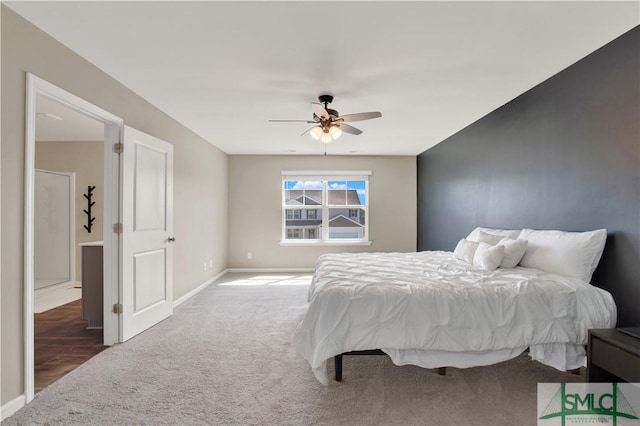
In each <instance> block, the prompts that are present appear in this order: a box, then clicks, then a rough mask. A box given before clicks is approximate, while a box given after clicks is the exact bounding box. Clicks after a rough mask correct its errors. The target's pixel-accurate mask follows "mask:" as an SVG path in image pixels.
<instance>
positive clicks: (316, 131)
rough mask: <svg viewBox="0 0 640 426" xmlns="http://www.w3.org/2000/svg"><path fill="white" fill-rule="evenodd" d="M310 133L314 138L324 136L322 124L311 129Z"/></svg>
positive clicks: (318, 138)
mask: <svg viewBox="0 0 640 426" xmlns="http://www.w3.org/2000/svg"><path fill="white" fill-rule="evenodd" d="M309 134H310V135H311V137H312V138H313V139H314V140H320V137H321V136H322V134H323V133H322V128H321V127H320V126H316V127H314V128H313V129H311V130H310V131H309Z"/></svg>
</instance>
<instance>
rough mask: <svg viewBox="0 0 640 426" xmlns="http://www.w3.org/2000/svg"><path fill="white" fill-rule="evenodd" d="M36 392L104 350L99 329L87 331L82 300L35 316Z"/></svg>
mask: <svg viewBox="0 0 640 426" xmlns="http://www.w3.org/2000/svg"><path fill="white" fill-rule="evenodd" d="M34 328H35V330H34V332H35V345H34V352H35V353H34V364H35V365H34V367H35V391H36V392H40V391H41V390H42V389H44V388H45V387H47V386H49V385H50V384H51V383H53V382H55V381H56V380H58V379H59V378H60V377H62V376H64V375H65V374H67V373H69V372H70V371H72V370H73V369H75V368H76V367H78V366H79V365H80V364H82V363H83V362H85V361H87V360H88V359H90V358H91V357H93V356H95V355H97V354H98V353H100V352H102V351H103V350H105V349H106V348H107V347H106V346H103V345H102V330H101V329H100V330H87V322H86V321H84V320H83V319H82V300H81V299H80V300H76V301H75V302H71V303H67V304H66V305H63V306H60V307H57V308H55V309H51V310H49V311H46V312H43V313H41V314H35V320H34Z"/></svg>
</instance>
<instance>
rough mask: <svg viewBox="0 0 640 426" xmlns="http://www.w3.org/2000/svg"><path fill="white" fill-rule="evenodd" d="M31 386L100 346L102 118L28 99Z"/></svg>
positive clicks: (59, 373) (52, 378)
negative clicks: (31, 136) (31, 123)
mask: <svg viewBox="0 0 640 426" xmlns="http://www.w3.org/2000/svg"><path fill="white" fill-rule="evenodd" d="M35 127H36V128H35V130H36V131H35V141H36V143H35V169H36V171H35V176H34V228H33V229H34V390H35V392H39V391H40V390H42V389H44V388H45V387H46V386H48V385H49V384H51V383H53V382H54V381H56V380H57V379H59V378H60V377H62V376H63V375H65V374H67V373H68V372H70V371H72V370H73V369H75V368H76V367H77V366H78V365H80V364H82V363H83V362H85V361H86V360H88V359H89V358H91V357H93V356H94V355H96V354H97V353H99V352H101V351H102V350H103V349H105V348H106V346H103V328H102V327H103V312H102V309H103V308H102V306H103V289H102V275H103V265H102V240H103V235H102V233H103V219H104V214H103V209H104V192H103V188H104V123H102V122H100V121H97V120H95V119H92V118H90V117H88V116H86V115H84V114H81V113H79V112H77V111H75V110H73V109H71V108H69V107H66V106H64V105H62V104H61V103H58V102H56V101H55V100H53V99H51V98H48V97H46V96H43V95H37V97H36V126H35Z"/></svg>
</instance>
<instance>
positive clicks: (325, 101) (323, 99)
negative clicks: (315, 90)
mask: <svg viewBox="0 0 640 426" xmlns="http://www.w3.org/2000/svg"><path fill="white" fill-rule="evenodd" d="M318 100H319V101H320V103H323V104H330V103H331V102H333V96H331V95H320V96H318Z"/></svg>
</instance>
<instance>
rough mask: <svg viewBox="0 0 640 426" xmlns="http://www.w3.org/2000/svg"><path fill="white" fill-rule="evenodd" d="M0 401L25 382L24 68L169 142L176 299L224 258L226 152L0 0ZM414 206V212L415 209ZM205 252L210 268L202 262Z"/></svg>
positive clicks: (210, 274) (216, 269)
mask: <svg viewBox="0 0 640 426" xmlns="http://www.w3.org/2000/svg"><path fill="white" fill-rule="evenodd" d="M1 14H2V24H1V27H2V35H1V39H2V47H1V52H2V71H1V75H2V87H1V90H2V105H1V108H2V122H1V127H2V133H1V139H2V159H1V162H2V166H1V171H2V178H1V183H2V189H1V191H2V213H1V218H2V246H1V247H2V248H1V250H2V260H1V261H2V266H1V272H2V275H1V277H0V280H1V282H2V286H1V295H0V300H1V303H2V305H1V311H2V312H1V321H2V325H1V335H2V337H1V346H2V360H1V365H0V368H1V372H2V383H1V388H0V393H1V399H0V404H5V403H6V402H8V401H11V400H13V399H14V398H16V397H18V396H20V395H21V394H22V393H23V392H24V390H23V358H24V354H23V339H22V336H23V328H22V324H23V309H22V306H23V292H24V288H23V273H22V265H23V256H22V253H23V229H24V227H23V216H24V209H23V204H24V185H23V179H24V123H25V113H24V111H25V81H26V78H25V73H26V72H31V73H33V74H35V75H37V76H38V77H41V78H43V79H45V80H47V81H49V82H51V83H53V84H55V85H57V86H60V87H62V88H63V89H65V90H67V91H69V92H71V93H73V94H75V95H77V96H80V97H81V98H84V99H86V100H87V101H89V102H91V103H93V104H95V105H97V106H99V107H101V108H103V109H105V110H107V111H109V112H111V113H113V114H115V115H117V116H119V117H122V118H123V119H124V120H125V123H126V124H127V125H129V126H131V127H135V128H137V129H140V130H142V131H144V132H147V133H149V134H151V135H154V136H156V137H158V138H160V139H164V140H166V141H168V142H171V143H173V144H174V147H175V150H174V230H175V237H176V239H177V241H176V243H175V248H174V287H173V288H174V294H173V297H174V299H177V298H179V297H180V296H182V295H184V294H186V293H187V292H189V291H190V290H192V289H194V288H196V287H197V286H199V285H200V284H202V283H204V282H205V281H206V280H207V279H209V278H211V277H213V276H215V275H216V274H217V273H219V272H221V271H222V270H224V269H225V267H226V264H227V240H228V236H227V199H228V195H227V177H228V157H227V155H226V154H224V153H223V152H222V151H220V150H218V149H217V148H215V147H213V146H212V145H211V144H209V143H207V142H206V141H205V140H203V139H202V138H200V137H199V136H197V135H196V134H194V133H192V132H191V131H189V130H188V129H186V128H185V127H184V126H182V125H180V123H178V122H176V121H175V120H173V119H172V118H170V117H168V116H167V115H166V114H164V113H163V112H162V111H160V110H158V109H157V108H155V107H154V106H153V105H151V104H149V103H148V102H146V101H145V100H144V99H142V98H141V97H139V96H137V95H136V94H135V93H133V92H132V91H130V90H129V89H127V88H126V87H124V86H122V85H121V84H120V83H118V82H117V81H115V80H114V79H112V78H111V77H109V76H108V75H106V74H105V73H103V72H102V71H101V70H99V69H98V68H96V67H95V66H93V65H92V64H90V63H89V62H87V61H86V60H84V59H83V58H81V57H80V56H78V55H76V54H75V53H74V52H72V51H71V50H69V49H67V48H66V47H65V46H63V45H62V44H60V43H59V42H57V41H56V40H54V39H53V38H51V37H50V36H48V35H47V34H45V33H44V32H42V31H40V30H39V29H37V28H36V27H34V26H33V25H31V24H30V23H28V22H27V21H25V20H24V19H22V18H21V17H20V16H18V15H17V14H15V13H14V12H13V11H11V10H10V9H8V8H7V7H5V6H4V5H2V13H1ZM414 214H415V212H414ZM209 259H211V260H212V261H213V268H211V269H208V270H206V271H205V270H204V269H203V263H204V262H205V261H208V260H209Z"/></svg>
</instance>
